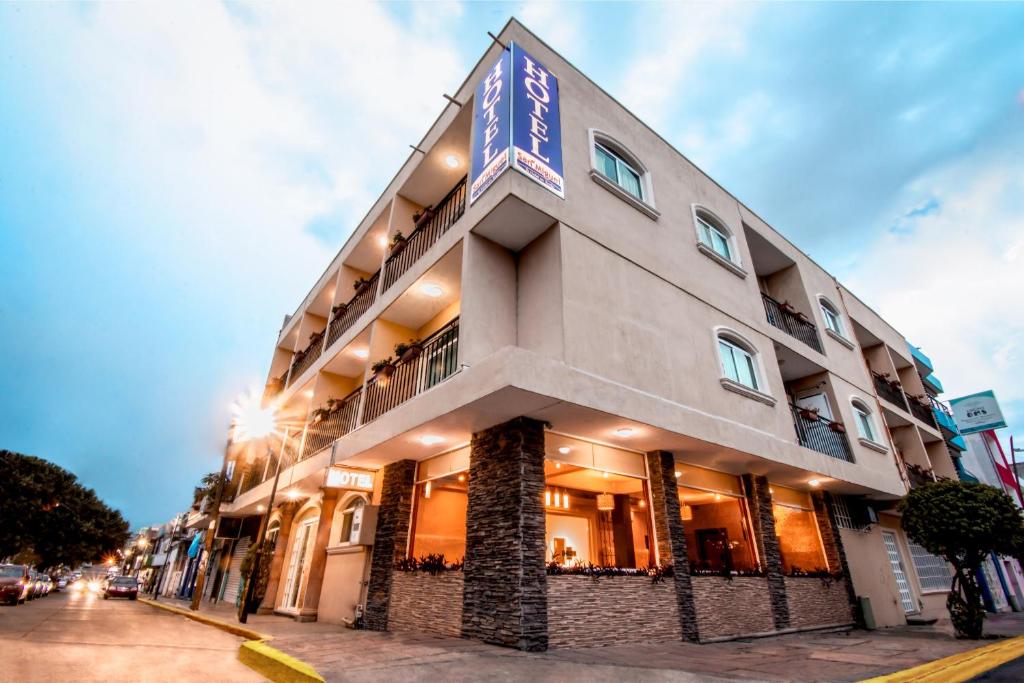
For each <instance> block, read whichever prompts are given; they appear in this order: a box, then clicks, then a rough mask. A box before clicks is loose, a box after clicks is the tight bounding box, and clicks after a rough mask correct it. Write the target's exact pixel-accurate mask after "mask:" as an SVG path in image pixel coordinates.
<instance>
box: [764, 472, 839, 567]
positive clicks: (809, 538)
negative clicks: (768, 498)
mask: <svg viewBox="0 0 1024 683" xmlns="http://www.w3.org/2000/svg"><path fill="white" fill-rule="evenodd" d="M772 498H773V499H774V502H773V503H772V516H773V517H774V518H775V535H776V536H778V538H779V553H780V554H781V555H782V571H784V572H786V573H787V574H788V573H791V572H794V571H805V572H811V571H821V570H826V569H828V562H827V561H826V560H825V551H824V548H823V547H822V545H821V535H820V534H819V532H818V520H817V518H816V517H815V516H814V508H813V506H812V505H811V499H810V496H808V495H807V494H806V493H803V492H801V491H794V490H793V489H787V488H784V487H781V486H774V487H773V489H772Z"/></svg>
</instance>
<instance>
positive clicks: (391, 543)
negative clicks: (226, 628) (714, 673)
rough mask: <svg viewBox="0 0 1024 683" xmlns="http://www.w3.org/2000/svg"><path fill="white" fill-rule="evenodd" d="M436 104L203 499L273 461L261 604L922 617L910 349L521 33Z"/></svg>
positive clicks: (578, 626) (422, 623)
mask: <svg viewBox="0 0 1024 683" xmlns="http://www.w3.org/2000/svg"><path fill="white" fill-rule="evenodd" d="M453 99H454V100H455V102H453V103H449V104H448V105H447V106H446V107H445V108H444V111H443V112H442V113H441V115H440V117H439V118H438V119H437V121H436V122H435V123H434V125H433V126H432V127H431V128H430V130H429V131H428V132H427V133H426V135H425V136H424V138H423V139H422V140H421V141H420V142H419V144H418V145H417V148H418V149H417V151H415V152H413V153H412V154H411V155H410V157H409V159H408V160H407V161H406V163H405V164H404V165H403V166H402V167H401V168H400V169H399V171H398V173H397V175H396V176H395V177H394V179H393V180H392V181H391V183H390V184H389V185H388V186H387V188H386V189H385V190H384V192H383V194H381V196H380V198H379V199H378V200H377V201H376V203H375V204H374V205H373V206H372V207H370V209H369V212H368V213H367V215H366V217H365V219H364V220H363V221H362V222H361V223H360V224H359V225H358V226H356V227H355V228H354V230H353V233H352V236H351V237H350V238H349V239H348V241H347V242H346V243H345V245H344V246H343V247H342V248H341V250H340V252H339V253H338V254H337V256H336V257H335V258H334V260H333V261H331V263H330V264H329V265H328V266H327V268H326V269H325V270H324V272H323V274H322V275H321V276H320V277H319V278H318V279H317V280H316V282H315V283H314V284H313V287H312V289H311V290H310V292H309V294H308V295H307V296H306V297H305V299H303V300H302V301H301V302H300V303H299V305H298V307H297V308H296V310H295V312H294V313H293V314H292V315H290V316H288V318H287V319H286V322H285V324H284V326H283V328H282V329H281V331H280V333H279V335H278V337H277V339H276V342H275V343H274V347H273V353H272V358H271V361H270V371H269V378H270V379H269V382H268V384H267V392H266V401H267V403H268V405H269V404H274V405H277V406H279V415H280V416H281V419H282V422H283V424H284V425H286V427H285V428H284V429H283V439H282V440H281V442H280V443H279V444H278V445H277V446H276V447H275V449H274V451H273V453H272V455H271V457H269V458H261V457H255V458H248V459H247V458H245V457H238V458H237V459H236V461H235V464H234V466H233V473H234V476H233V484H232V488H231V491H230V495H229V499H228V500H227V502H225V503H224V504H223V507H222V513H221V514H222V515H223V516H224V518H225V519H239V518H241V519H242V520H243V521H241V522H235V523H234V524H233V526H234V528H235V529H236V530H237V529H250V530H251V529H253V528H254V525H253V524H252V523H251V522H248V521H246V520H245V518H247V517H248V518H250V519H255V518H258V516H259V515H260V514H261V513H262V511H263V510H264V509H265V506H266V505H267V503H268V501H269V497H270V490H271V487H272V484H273V478H274V472H275V470H276V467H277V466H278V461H280V484H279V490H278V494H277V497H276V502H275V505H274V510H272V514H271V517H270V525H269V529H270V538H272V539H273V542H274V544H275V545H274V555H273V561H272V562H271V565H270V571H269V578H268V580H267V586H266V589H265V591H263V592H264V595H263V598H262V605H263V609H266V610H273V611H276V612H278V613H282V614H288V615H292V616H294V617H296V618H300V619H312V618H316V619H319V620H323V621H330V622H337V623H342V622H354V621H359V623H361V624H363V625H365V627H367V628H371V629H381V630H383V629H389V630H414V631H424V632H432V633H442V634H451V635H461V636H464V637H470V638H476V639H481V640H484V641H486V642H491V643H499V644H503V645H507V646H512V647H518V648H522V649H529V650H537V649H544V648H548V647H565V646H574V645H600V644H605V643H623V642H631V641H639V642H654V641H659V640H663V641H671V640H681V639H685V640H691V641H698V642H707V641H713V640H716V639H723V638H734V637H739V636H749V635H758V634H770V633H780V632H788V631H791V630H797V629H807V628H820V627H828V626H835V625H843V624H850V623H854V622H855V621H857V620H864V621H866V622H867V623H869V624H872V623H873V624H875V625H880V626H886V625H895V624H901V623H905V622H906V620H907V619H908V618H909V619H914V618H922V617H924V618H927V617H937V616H941V615H942V614H943V613H944V609H945V608H944V600H945V597H944V594H943V593H944V591H945V590H947V589H948V585H939V584H940V583H942V582H944V581H946V579H945V578H944V577H945V576H946V574H945V571H946V568H945V566H944V565H943V563H942V562H941V561H939V560H938V559H937V558H934V557H931V556H928V555H927V553H924V555H921V552H923V551H921V549H919V548H915V547H912V546H911V544H910V543H908V540H907V538H906V536H905V534H904V533H903V531H902V530H901V528H900V520H899V516H898V514H897V513H896V511H895V504H896V502H897V501H898V500H899V499H900V498H901V497H902V496H903V495H905V493H906V492H907V490H908V487H910V486H915V485H918V484H919V483H921V482H923V481H925V480H928V479H932V478H935V477H950V478H954V477H956V476H957V463H956V460H957V454H958V451H957V450H956V449H955V448H954V449H953V450H951V449H950V444H949V443H947V435H946V434H945V433H944V432H943V431H941V429H940V426H939V425H938V424H937V423H936V418H935V413H934V410H933V407H932V406H931V405H930V403H929V388H928V386H927V385H926V383H925V380H924V379H922V377H924V378H927V377H928V376H929V375H930V374H931V367H930V363H926V362H925V361H923V360H922V358H923V356H921V355H920V352H918V351H917V350H916V349H914V348H912V347H911V346H910V345H909V344H908V343H907V340H906V339H904V337H903V336H902V335H901V334H900V333H899V332H898V331H897V330H896V329H894V328H893V327H892V325H890V324H889V323H888V322H886V321H885V320H883V319H882V318H881V317H880V316H879V315H878V314H876V313H875V312H874V311H873V310H871V309H870V308H869V307H868V306H867V305H865V304H864V303H863V302H861V301H860V300H859V299H858V298H857V297H856V296H855V295H854V294H853V293H851V292H850V291H848V290H847V289H846V288H844V287H843V286H842V285H841V284H839V283H838V282H837V281H836V279H835V278H834V277H833V276H832V275H830V274H829V273H828V272H826V271H825V270H824V269H823V268H822V267H821V266H820V265H819V264H817V263H815V262H814V261H813V260H811V259H810V258H809V257H808V256H807V255H806V254H805V253H804V252H802V251H801V250H800V249H799V248H798V247H796V246H795V245H793V244H792V243H790V242H789V241H788V240H786V238H785V237H783V236H782V234H781V233H780V232H778V231H777V230H775V229H774V228H772V227H771V226H769V225H768V224H767V223H765V222H764V221H763V220H762V219H761V218H760V217H759V216H758V215H757V214H756V213H754V211H753V210H751V209H750V208H748V207H747V206H745V205H744V204H742V203H741V202H740V201H739V200H738V199H737V198H735V197H734V196H732V195H731V194H729V192H728V191H727V190H725V189H724V188H722V187H721V186H719V185H718V184H717V183H716V182H715V181H714V180H712V179H711V178H709V177H708V176H707V175H705V174H704V173H703V172H702V171H701V170H700V169H699V168H697V167H696V166H694V165H693V164H692V163H691V162H690V161H689V160H687V159H686V157H684V156H683V155H682V154H680V153H679V152H678V151H677V150H675V149H674V148H673V147H672V146H671V145H669V144H668V143H667V142H666V141H665V140H664V139H662V138H661V137H659V136H658V134H657V133H656V132H654V131H653V130H651V129H650V128H648V127H647V126H646V125H645V124H644V123H643V122H642V121H640V120H639V119H637V118H636V117H635V116H634V115H633V114H632V113H630V112H629V111H628V110H627V109H626V108H624V107H623V106H622V105H621V104H619V103H618V102H617V101H616V100H614V99H613V98H612V96H611V95H609V94H608V93H606V92H605V91H603V90H602V89H601V88H600V87H598V86H597V85H596V84H594V83H593V82H591V81H590V80H589V79H588V78H587V77H586V76H585V75H584V74H582V73H581V72H579V71H578V70H577V69H576V68H575V67H573V66H572V65H571V64H570V63H569V62H567V61H566V60H565V59H563V58H562V57H561V56H560V55H558V54H557V53H556V52H554V51H553V50H551V49H550V48H549V47H548V46H547V45H545V44H544V43H543V42H542V41H541V40H540V39H538V38H537V37H536V36H535V35H533V34H532V33H530V32H529V31H528V30H526V29H525V28H524V27H523V26H522V25H520V24H519V23H517V22H516V21H515V20H512V21H510V22H509V23H508V24H507V25H506V26H505V28H504V29H503V30H502V32H501V34H500V35H499V36H498V37H497V40H496V41H495V42H494V43H493V44H492V45H491V46H490V48H489V49H488V50H487V51H486V52H485V54H484V55H483V56H482V58H481V60H480V61H479V62H478V63H477V65H476V66H475V68H474V69H473V70H472V72H471V73H470V74H469V76H468V78H467V79H466V81H465V82H464V83H463V84H462V86H461V87H460V88H459V90H458V91H457V92H455V93H454V94H453ZM510 148H511V152H510V151H509V149H510ZM396 345H402V346H399V348H397V350H396ZM387 359H391V362H390V363H383V362H382V361H386V360H387ZM243 540H244V539H243ZM229 543H230V542H229ZM234 543H235V544H236V545H239V546H241V547H244V545H245V543H242V542H240V541H236V542H234ZM225 549H226V550H227V549H228V548H227V546H225ZM236 554H238V553H237V552H236ZM439 555H443V556H444V563H445V564H446V565H447V566H446V567H444V568H443V569H442V568H440V567H439V566H438V564H439V563H440V559H439V558H438V557H437V556H439ZM429 556H434V557H433V558H431V557H429ZM227 557H228V555H227V553H226V552H225V554H224V558H225V559H224V561H223V562H224V564H225V566H228V565H229V560H228V559H227ZM235 559H236V560H237V559H238V558H235ZM410 559H423V560H425V562H424V563H423V564H424V566H421V567H418V568H417V567H415V566H414V565H415V563H411V562H410V561H409V560H410ZM649 567H660V568H661V569H659V570H657V571H643V570H646V569H647V568H649ZM667 567H671V570H666V568H667ZM588 568H589V569H588ZM596 568H600V569H596ZM939 575H941V577H943V578H941V579H939V578H937V577H939Z"/></svg>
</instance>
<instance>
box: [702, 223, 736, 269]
mask: <svg viewBox="0 0 1024 683" xmlns="http://www.w3.org/2000/svg"><path fill="white" fill-rule="evenodd" d="M697 225H698V226H699V228H700V241H701V242H703V243H704V245H705V246H708V247H711V249H712V250H713V251H714V252H715V253H716V254H718V255H719V256H721V257H722V258H726V259H729V260H730V261H731V260H732V252H731V251H730V250H729V238H728V237H727V236H726V234H725V233H724V232H722V231H721V230H719V229H718V228H716V227H715V226H713V225H711V224H710V223H708V222H707V221H706V220H704V219H703V218H701V217H700V216H698V217H697Z"/></svg>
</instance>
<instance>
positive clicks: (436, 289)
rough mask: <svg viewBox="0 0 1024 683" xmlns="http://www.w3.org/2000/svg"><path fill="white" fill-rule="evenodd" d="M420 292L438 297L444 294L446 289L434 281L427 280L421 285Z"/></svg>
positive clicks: (431, 296)
mask: <svg viewBox="0 0 1024 683" xmlns="http://www.w3.org/2000/svg"><path fill="white" fill-rule="evenodd" d="M420 292H422V293H423V294H426V295H427V296H429V297H430V298H432V299H436V298H438V297H439V296H441V295H442V294H444V290H443V289H441V286H440V285H435V284H434V283H433V282H426V283H424V284H422V285H420Z"/></svg>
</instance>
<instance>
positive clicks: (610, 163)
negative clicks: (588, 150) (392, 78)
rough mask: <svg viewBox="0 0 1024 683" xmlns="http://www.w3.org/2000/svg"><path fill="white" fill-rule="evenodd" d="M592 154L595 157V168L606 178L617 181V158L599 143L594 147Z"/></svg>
mask: <svg viewBox="0 0 1024 683" xmlns="http://www.w3.org/2000/svg"><path fill="white" fill-rule="evenodd" d="M594 154H595V156H596V157H597V170H598V171H600V172H601V173H602V174H603V175H604V176H605V177H606V178H608V180H613V181H615V182H616V183H618V182H619V171H618V165H617V161H618V160H617V159H616V158H615V157H614V156H612V155H611V153H610V152H608V150H606V149H605V148H604V147H601V146H600V145H596V146H595V147H594Z"/></svg>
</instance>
